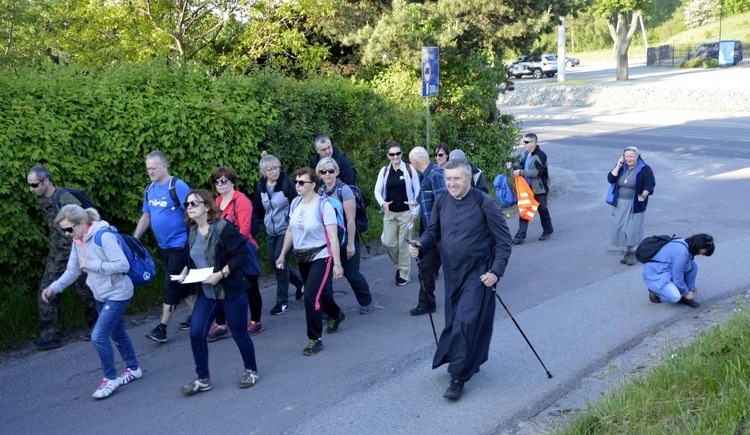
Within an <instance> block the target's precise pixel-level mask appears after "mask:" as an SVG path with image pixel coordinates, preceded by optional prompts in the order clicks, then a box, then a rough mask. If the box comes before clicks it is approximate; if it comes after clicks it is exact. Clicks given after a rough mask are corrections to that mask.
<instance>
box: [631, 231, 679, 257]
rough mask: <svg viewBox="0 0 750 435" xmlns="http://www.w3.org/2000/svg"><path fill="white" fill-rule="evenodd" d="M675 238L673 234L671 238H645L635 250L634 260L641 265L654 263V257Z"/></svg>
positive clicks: (665, 236)
mask: <svg viewBox="0 0 750 435" xmlns="http://www.w3.org/2000/svg"><path fill="white" fill-rule="evenodd" d="M676 238H677V237H675V236H674V234H673V235H671V236H667V235H661V236H651V237H646V238H645V239H643V240H642V241H641V243H640V244H639V245H638V248H637V249H636V250H635V259H636V260H638V261H639V262H641V263H650V262H652V261H654V260H653V258H654V256H655V255H656V254H658V253H659V251H660V250H661V248H663V247H664V245H666V244H667V243H669V242H671V241H672V240H674V239H676Z"/></svg>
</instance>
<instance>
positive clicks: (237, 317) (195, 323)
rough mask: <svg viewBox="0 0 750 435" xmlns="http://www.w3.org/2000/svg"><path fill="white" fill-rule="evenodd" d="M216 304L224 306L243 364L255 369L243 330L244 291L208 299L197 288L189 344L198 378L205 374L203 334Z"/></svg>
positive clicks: (245, 305)
mask: <svg viewBox="0 0 750 435" xmlns="http://www.w3.org/2000/svg"><path fill="white" fill-rule="evenodd" d="M219 307H221V308H222V309H224V314H225V316H226V320H227V325H228V326H229V331H230V332H231V333H232V338H234V342H235V343H236V344H237V347H238V348H239V349H240V355H242V362H243V363H244V365H245V368H246V369H250V370H258V367H257V366H256V365H255V347H254V346H253V340H251V339H250V334H248V333H247V293H246V292H242V293H240V294H238V295H237V296H235V297H233V298H231V299H209V298H207V297H206V296H205V295H204V294H203V292H202V291H201V292H198V297H197V298H196V299H195V305H194V306H193V317H192V320H191V321H190V346H191V347H192V348H193V359H195V373H196V374H197V375H198V377H199V378H201V379H206V378H208V377H209V373H208V342H206V337H208V330H209V329H211V324H212V323H213V321H214V319H215V318H216V312H217V311H218V310H219Z"/></svg>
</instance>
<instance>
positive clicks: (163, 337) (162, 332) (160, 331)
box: [146, 323, 167, 343]
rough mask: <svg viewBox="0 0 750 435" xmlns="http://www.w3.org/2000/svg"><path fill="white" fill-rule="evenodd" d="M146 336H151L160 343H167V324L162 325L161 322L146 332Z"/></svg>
mask: <svg viewBox="0 0 750 435" xmlns="http://www.w3.org/2000/svg"><path fill="white" fill-rule="evenodd" d="M146 338H150V339H151V340H154V341H156V342H158V343H166V342H167V327H166V326H165V325H162V324H161V323H160V324H158V325H156V328H154V330H153V331H151V332H150V333H148V334H146Z"/></svg>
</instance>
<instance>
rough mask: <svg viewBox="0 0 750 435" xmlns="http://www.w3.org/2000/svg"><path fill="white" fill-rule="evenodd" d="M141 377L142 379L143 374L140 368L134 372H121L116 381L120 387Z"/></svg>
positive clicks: (127, 370)
mask: <svg viewBox="0 0 750 435" xmlns="http://www.w3.org/2000/svg"><path fill="white" fill-rule="evenodd" d="M142 377H143V372H142V371H141V368H140V367H138V368H137V369H135V370H130V369H125V371H124V372H122V374H121V375H120V377H118V378H117V379H118V380H119V381H120V385H125V384H127V383H128V382H130V381H134V380H136V379H140V378H142Z"/></svg>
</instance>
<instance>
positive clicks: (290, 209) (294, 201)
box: [289, 196, 302, 213]
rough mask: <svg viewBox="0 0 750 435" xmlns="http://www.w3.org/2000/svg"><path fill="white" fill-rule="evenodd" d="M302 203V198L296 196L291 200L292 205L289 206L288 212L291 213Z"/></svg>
mask: <svg viewBox="0 0 750 435" xmlns="http://www.w3.org/2000/svg"><path fill="white" fill-rule="evenodd" d="M300 201H302V197H301V196H298V197H296V198H294V199H293V200H292V203H291V204H290V205H289V212H290V213H291V212H293V211H294V209H295V208H297V206H298V205H299V202H300Z"/></svg>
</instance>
